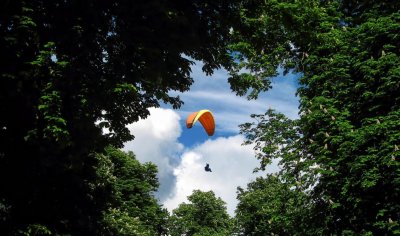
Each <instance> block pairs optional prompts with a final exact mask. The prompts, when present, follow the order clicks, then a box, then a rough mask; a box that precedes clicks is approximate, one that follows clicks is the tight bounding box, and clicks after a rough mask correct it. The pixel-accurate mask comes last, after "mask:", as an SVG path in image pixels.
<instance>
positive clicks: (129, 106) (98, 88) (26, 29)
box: [0, 0, 239, 235]
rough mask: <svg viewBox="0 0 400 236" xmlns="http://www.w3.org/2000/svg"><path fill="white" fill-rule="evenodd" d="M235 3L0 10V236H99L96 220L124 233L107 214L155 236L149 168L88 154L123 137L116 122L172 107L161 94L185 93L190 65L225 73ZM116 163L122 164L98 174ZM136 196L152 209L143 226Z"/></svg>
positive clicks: (2, 6) (176, 103)
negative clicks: (35, 233) (43, 233)
mask: <svg viewBox="0 0 400 236" xmlns="http://www.w3.org/2000/svg"><path fill="white" fill-rule="evenodd" d="M238 3H239V1H227V0H218V1H214V0H213V1H211V0H205V1H196V2H193V1H178V2H170V1H157V0H154V1H153V0H152V1H144V2H133V1H105V2H94V1H71V0H66V1H64V0H55V1H42V0H39V1H26V0H16V1H1V3H0V62H1V66H0V114H1V116H0V186H1V190H2V191H1V192H0V199H1V202H2V205H1V207H0V216H1V220H0V228H1V231H2V233H3V234H6V235H13V234H16V233H17V232H18V231H19V230H22V231H21V232H27V231H26V230H28V228H27V227H28V226H29V225H36V224H37V225H42V226H43V227H46V229H48V230H49V231H51V232H52V233H54V234H72V235H101V234H102V232H99V230H100V228H99V227H100V226H99V225H101V224H102V223H101V222H102V221H103V220H104V219H108V220H110V225H111V226H110V227H111V228H110V232H111V231H112V232H114V231H115V230H116V228H117V227H119V226H118V225H119V224H121V227H123V228H124V227H125V224H124V223H120V221H115V222H112V221H111V218H112V217H111V216H112V215H115V216H118V217H120V218H121V219H123V220H122V221H123V222H125V221H126V222H129V221H132V222H141V224H142V223H143V224H144V225H146V226H145V227H146V230H148V228H149V227H148V225H151V227H150V228H151V230H150V231H149V232H150V234H153V233H154V232H157V233H159V232H161V231H162V230H161V229H157V230H156V229H155V226H154V225H158V224H159V222H160V221H161V218H163V217H161V218H160V220H154V217H155V215H158V214H159V213H160V211H161V210H160V209H159V207H158V206H156V204H155V202H154V201H155V200H154V199H153V198H152V197H150V194H149V192H151V191H154V190H155V188H157V184H155V182H156V181H155V178H153V177H154V176H153V175H154V173H155V167H154V166H152V165H147V164H146V165H145V167H140V168H139V167H138V165H136V164H132V163H131V162H130V161H126V160H125V159H124V158H122V159H118V158H117V159H113V160H110V158H109V157H104V158H100V159H99V157H98V156H97V155H94V154H93V153H101V152H103V150H104V148H105V147H106V146H108V145H112V146H115V147H121V146H122V145H123V143H124V142H126V141H128V140H131V139H132V138H133V134H131V133H130V132H129V130H128V128H127V127H126V125H127V124H130V123H133V122H136V121H138V120H139V119H140V118H146V117H147V116H148V115H149V111H148V108H149V107H158V106H159V104H160V102H164V103H168V104H171V105H172V106H173V107H174V108H178V107H180V105H181V104H182V101H181V100H180V98H179V97H175V96H171V95H170V94H171V93H170V92H171V91H180V92H184V91H187V90H188V89H189V87H190V85H191V84H192V83H193V79H192V78H191V77H190V72H191V71H190V70H191V69H190V66H191V65H192V64H193V61H194V60H198V61H202V62H203V64H204V66H203V71H205V72H206V73H207V74H212V72H213V70H215V69H217V68H220V67H222V66H223V67H227V68H228V67H230V64H231V58H230V56H229V55H228V54H227V50H226V46H227V44H228V42H229V40H228V37H229V29H230V28H231V25H233V24H235V23H236V22H237V20H236V19H237V18H236V17H237V9H238V6H239V5H238ZM188 58H190V59H188ZM104 127H106V128H108V130H109V131H110V132H109V133H103V128H104ZM116 155H117V154H116ZM121 155H122V154H121ZM117 156H119V154H118V155H117ZM122 160H125V161H122ZM120 161H122V162H120ZM106 163H107V164H106ZM117 163H118V164H119V165H122V166H125V167H118V168H115V169H108V167H106V166H107V165H108V164H117ZM113 168H114V167H113ZM124 168H127V169H126V170H123V169H124ZM107 171H119V172H118V173H117V172H115V173H114V172H112V174H108V173H107ZM129 171H136V172H138V173H142V174H144V176H145V177H143V178H145V179H143V178H139V176H136V175H134V174H132V173H131V172H129ZM143 171H144V172H145V173H144V172H143ZM115 178H116V179H115ZM139 180H140V181H139ZM147 181H148V182H147ZM145 183H146V184H145ZM114 185H115V186H114ZM106 186H108V187H106ZM111 186H113V187H111ZM133 186H134V187H133ZM110 191H112V194H110V193H111V192H110ZM141 199H143V204H148V205H149V206H151V207H149V208H146V209H147V210H146V211H145V212H146V213H147V214H148V217H147V218H146V217H144V216H143V215H141V214H142V212H141V211H140V210H138V209H140V207H139V206H142V205H140V204H139V203H138V202H140V201H141ZM3 202H4V206H3ZM106 212H108V213H106ZM143 214H144V213H143ZM160 214H161V213H160ZM163 214H164V213H163ZM136 215H141V216H140V217H139V220H138V221H137V220H136V219H135V217H137V216H136ZM109 216H110V217H111V218H110V217H109ZM132 217H133V218H132ZM153 226H154V227H153ZM138 227H139V226H138ZM140 227H142V226H140ZM134 228H135V227H134ZM129 230H130V229H129V227H128V228H124V230H123V231H129ZM135 230H136V228H135ZM104 234H105V233H104ZM112 234H114V233H112ZM115 234H117V233H115Z"/></svg>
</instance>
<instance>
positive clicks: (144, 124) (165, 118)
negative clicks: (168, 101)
mask: <svg viewBox="0 0 400 236" xmlns="http://www.w3.org/2000/svg"><path fill="white" fill-rule="evenodd" d="M149 110H150V116H149V117H148V118H147V119H145V120H140V121H138V122H136V123H133V124H130V125H129V126H128V128H129V130H130V131H131V133H132V134H133V135H135V139H134V140H132V141H130V142H127V143H125V145H124V148H123V150H125V151H133V152H134V153H135V155H136V157H137V159H138V160H139V161H141V162H152V163H154V164H156V165H157V167H158V172H159V173H158V178H159V180H160V189H159V192H158V194H157V197H159V198H160V200H161V201H162V200H163V199H165V198H166V197H168V194H169V193H170V190H171V188H173V186H174V184H175V177H174V175H173V169H174V162H177V160H178V158H179V154H180V152H181V151H182V150H183V145H182V144H181V143H179V142H178V141H177V139H178V137H179V136H180V134H181V132H182V131H181V127H180V124H179V120H180V117H179V115H178V114H177V113H176V112H175V111H173V110H170V109H163V108H157V109H156V108H150V109H149Z"/></svg>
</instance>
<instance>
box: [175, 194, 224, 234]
mask: <svg viewBox="0 0 400 236" xmlns="http://www.w3.org/2000/svg"><path fill="white" fill-rule="evenodd" d="M188 200H189V203H181V204H180V205H179V206H178V208H176V209H174V210H173V211H172V215H171V217H170V218H169V223H168V225H169V234H170V235H173V236H175V235H176V236H178V235H188V236H191V235H192V236H200V235H221V236H222V235H229V234H230V233H231V230H232V221H231V218H230V217H229V215H228V213H227V212H226V207H225V202H223V201H222V200H221V198H217V197H216V196H215V194H214V192H212V191H208V192H202V191H200V190H194V191H193V193H192V194H191V195H190V196H188Z"/></svg>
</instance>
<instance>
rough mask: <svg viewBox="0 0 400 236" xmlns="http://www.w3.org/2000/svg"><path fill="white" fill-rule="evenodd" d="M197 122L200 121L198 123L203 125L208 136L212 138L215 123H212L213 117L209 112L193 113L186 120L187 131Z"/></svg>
mask: <svg viewBox="0 0 400 236" xmlns="http://www.w3.org/2000/svg"><path fill="white" fill-rule="evenodd" d="M197 121H200V123H201V124H202V125H203V127H204V129H205V130H206V132H207V134H208V136H212V135H213V134H214V131H215V122H214V117H213V115H212V113H211V111H209V110H200V111H196V112H193V113H192V114H190V115H189V116H188V118H187V119H186V127H187V128H189V129H190V128H192V127H193V125H194V124H195V123H196V122H197Z"/></svg>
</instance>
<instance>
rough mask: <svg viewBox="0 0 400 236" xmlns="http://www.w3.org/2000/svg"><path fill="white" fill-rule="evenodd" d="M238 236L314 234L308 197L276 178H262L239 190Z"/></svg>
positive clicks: (237, 211) (237, 210)
mask: <svg viewBox="0 0 400 236" xmlns="http://www.w3.org/2000/svg"><path fill="white" fill-rule="evenodd" d="M237 198H238V200H239V204H238V206H237V208H236V220H237V224H238V228H239V232H238V233H239V235H307V234H310V235H312V234H313V233H315V232H313V233H311V232H312V231H311V232H310V231H308V230H309V227H310V226H311V225H309V223H310V219H309V213H310V211H309V209H308V206H307V205H306V204H307V202H308V201H307V200H308V199H307V195H306V194H304V193H302V192H301V191H298V190H297V189H295V188H293V187H292V186H291V185H290V184H288V183H285V182H283V181H282V180H281V179H280V178H279V177H278V176H276V175H268V176H267V177H266V178H262V177H259V178H257V179H256V180H255V181H254V182H251V183H249V184H248V186H247V190H243V189H242V188H238V197H237Z"/></svg>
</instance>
